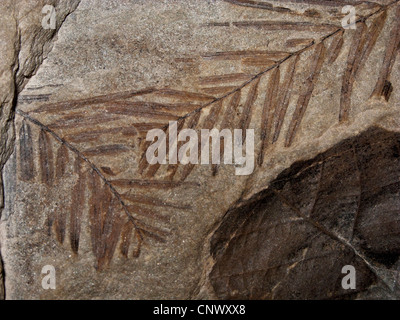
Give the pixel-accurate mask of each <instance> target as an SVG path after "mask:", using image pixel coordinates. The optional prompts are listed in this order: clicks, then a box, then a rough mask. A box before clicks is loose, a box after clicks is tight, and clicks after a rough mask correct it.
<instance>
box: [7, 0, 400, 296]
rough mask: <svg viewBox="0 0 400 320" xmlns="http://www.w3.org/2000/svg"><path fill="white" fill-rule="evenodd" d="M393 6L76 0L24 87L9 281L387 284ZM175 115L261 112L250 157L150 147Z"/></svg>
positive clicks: (225, 121)
mask: <svg viewBox="0 0 400 320" xmlns="http://www.w3.org/2000/svg"><path fill="white" fill-rule="evenodd" d="M346 4H354V5H355V7H356V12H357V24H356V27H357V28H356V29H355V30H353V29H347V30H344V29H343V28H342V27H341V20H342V18H343V17H344V14H342V10H341V9H342V7H343V6H344V5H346ZM398 16H400V4H399V2H398V1H362V2H361V1H360V2H358V1H319V2H318V4H316V1H311V0H310V1H295V0H285V1H247V0H237V1H236V0H232V1H231V0H229V1H228V0H227V1H224V0H216V1H202V0H201V1H200V0H189V1H178V0H176V1H173V0H164V1H155V0H154V1H153V0H151V1H149V0H146V1H144V0H143V1H141V0H137V1H111V0H110V1H100V0H82V1H81V2H80V5H79V6H78V8H77V9H76V11H75V12H74V13H72V14H71V15H69V17H68V18H67V19H66V20H65V22H64V24H63V26H62V28H61V29H60V31H59V33H58V39H57V41H56V42H55V44H54V47H53V50H52V51H51V53H50V54H49V55H48V59H47V60H46V61H44V63H43V64H42V66H41V68H40V69H39V71H38V73H37V75H36V76H34V77H32V78H31V79H30V81H29V83H28V84H27V85H26V87H25V89H24V90H23V91H21V92H20V94H19V95H18V103H17V116H16V120H15V125H16V132H17V143H16V144H15V152H14V153H13V155H12V156H11V158H10V160H9V161H8V163H7V165H6V167H5V170H4V175H3V180H4V187H5V209H4V210H3V217H2V222H1V225H0V230H1V243H2V256H3V261H4V268H5V274H6V279H5V287H6V291H7V297H9V298H10V299H28V298H40V299H47V298H51V299H54V298H55V299H65V298H69V299H71V298H72V299H74V298H75V299H84V298H92V299H95V298H99V299H101V298H113V299H114V298H123V299H139V298H141V299H148V298H169V299H171V298H238V297H239V298H267V299H268V298H292V299H293V298H294V299H296V298H297V299H298V298H300V299H304V298H344V297H346V298H371V297H374V298H393V297H394V298H396V297H397V281H398V280H397V277H398V272H397V264H398V262H397V259H398V248H397V244H398V237H399V235H398V230H397V220H396V219H398V218H397V217H398V214H399V211H398V209H397V208H398V195H399V194H398V185H397V184H396V183H395V182H396V181H398V178H399V177H398V169H399V163H398V152H399V150H398V140H399V138H398V136H399V133H398V132H400V118H399V117H398V113H399V108H400V105H399V98H400V90H399V86H400V76H399V64H400V59H399V55H398V52H399V47H400V22H399V20H398ZM28 65H29V64H28ZM23 74H25V73H23ZM17 83H19V81H18V80H17ZM173 120H177V121H178V129H179V130H181V129H184V128H193V129H196V130H200V129H211V128H218V129H223V128H228V129H232V130H233V129H248V128H250V129H254V133H255V169H254V172H253V173H252V174H251V175H249V176H236V175H235V167H234V166H233V165H190V164H189V165H182V164H179V165H174V164H165V165H149V164H148V162H147V160H146V157H145V152H146V150H147V148H148V146H149V144H150V143H147V142H146V141H145V137H146V133H147V131H148V130H149V129H152V128H162V129H163V130H165V131H166V132H168V129H169V121H173ZM2 141H3V139H2ZM172 143H173V141H171V142H170V144H171V145H172ZM181 145H182V143H179V144H178V147H179V146H181ZM396 155H397V156H396ZM375 168H377V169H376V170H375ZM378 168H379V170H378ZM396 174H397V175H396ZM388 177H390V179H391V180H393V185H388V186H387V187H385V186H384V184H385V183H390V182H391V181H388ZM282 197H283V198H284V199H283V198H282ZM284 200H285V201H284ZM286 200H287V201H286ZM396 207H397V208H396ZM312 208H314V210H313V209H312ZM374 225H375V226H379V228H375V227H371V226H374ZM385 233H389V234H390V237H384V236H382V235H384V234H385ZM345 264H353V265H354V266H355V267H356V269H357V272H358V277H357V281H358V282H357V285H358V286H357V289H356V290H353V291H346V292H344V291H343V290H342V289H341V287H340V280H341V278H342V277H343V275H342V274H341V272H340V271H341V267H342V266H343V265H345ZM45 265H53V266H54V267H55V269H56V275H57V286H56V289H55V290H44V289H43V288H42V286H41V280H42V276H43V275H41V270H42V267H43V266H45ZM310 279H311V280H313V281H310ZM288 283H290V284H291V286H289V285H288Z"/></svg>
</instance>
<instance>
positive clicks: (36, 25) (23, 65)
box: [0, 0, 79, 298]
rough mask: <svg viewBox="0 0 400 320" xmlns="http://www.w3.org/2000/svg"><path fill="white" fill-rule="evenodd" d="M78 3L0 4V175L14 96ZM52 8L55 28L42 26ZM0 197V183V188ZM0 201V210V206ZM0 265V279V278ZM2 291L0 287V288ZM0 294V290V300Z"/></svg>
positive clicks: (19, 0) (12, 0) (9, 141)
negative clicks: (46, 12)
mask: <svg viewBox="0 0 400 320" xmlns="http://www.w3.org/2000/svg"><path fill="white" fill-rule="evenodd" d="M78 3H79V0H68V1H59V0H50V1H45V0H35V1H24V0H4V1H2V2H1V3H0V12H1V15H0V23H1V25H2V28H1V30H0V43H1V51H0V61H1V62H0V110H1V113H0V137H1V139H0V172H1V170H2V169H3V166H4V163H5V161H6V160H7V159H8V157H9V156H10V154H11V152H12V150H13V141H14V138H15V134H14V127H13V124H12V123H13V121H12V120H13V117H14V115H13V111H14V107H15V99H16V96H17V94H18V93H19V92H20V91H22V89H23V88H24V86H25V84H26V83H27V81H28V80H29V78H30V77H32V76H33V75H34V74H35V72H36V71H37V69H38V67H39V66H40V64H41V63H42V61H43V59H44V58H45V57H46V56H47V54H48V53H49V51H50V49H51V45H52V43H51V40H52V39H53V37H54V35H55V34H56V32H57V30H58V29H59V28H60V26H61V24H62V22H63V21H64V19H65V17H66V16H67V15H68V14H69V13H70V12H72V11H73V10H74V9H75V8H76V6H77V5H78ZM44 5H53V7H54V8H55V10H56V25H55V29H44V28H43V27H42V19H43V17H44V14H42V8H43V7H44ZM0 188H1V190H0V194H2V193H3V192H2V183H1V185H0ZM2 204H3V200H2V198H1V199H0V209H1V208H2V207H3V206H2ZM1 271H2V270H1V263H0V279H1V278H2V272H1ZM0 288H2V286H0ZM1 297H3V291H2V289H0V298H1Z"/></svg>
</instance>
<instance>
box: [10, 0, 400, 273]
mask: <svg viewBox="0 0 400 320" xmlns="http://www.w3.org/2000/svg"><path fill="white" fill-rule="evenodd" d="M228 2H231V3H235V4H240V5H245V6H248V5H251V6H253V7H254V6H255V7H257V8H261V9H263V8H264V5H261V3H258V2H255V1H228ZM294 2H295V1H294ZM335 2H336V3H343V2H342V1H335ZM310 3H311V2H310ZM329 3H331V2H329ZM368 3H369V2H368ZM320 4H321V5H327V4H328V2H327V1H323V2H320ZM331 4H332V3H331ZM375 6H376V4H375V3H372V5H371V7H372V8H375ZM392 6H396V7H397V8H396V14H400V8H399V6H398V1H395V2H393V3H391V4H389V5H386V6H379V5H378V7H379V8H378V9H376V10H375V11H374V12H372V13H371V14H369V15H368V16H365V17H362V18H360V19H359V20H358V21H357V27H358V28H357V30H356V32H354V33H353V34H352V31H347V30H343V29H342V28H339V27H337V26H335V25H323V24H310V23H282V22H271V21H261V22H260V21H258V22H257V23H255V22H251V21H250V22H249V21H237V22H234V23H233V25H234V26H235V27H238V28H262V29H264V30H265V29H266V30H277V29H280V28H286V29H288V30H300V29H301V28H310V29H312V30H314V29H318V30H319V31H321V32H322V33H323V34H324V35H323V37H321V39H320V40H317V39H303V38H300V39H291V41H289V42H287V44H288V46H293V45H295V46H296V45H301V48H300V49H299V50H296V51H294V52H290V51H227V52H214V53H205V54H204V55H202V56H201V57H200V58H199V59H202V60H203V61H226V62H227V63H232V61H239V62H240V64H242V65H243V66H251V67H256V68H262V69H261V71H259V72H257V73H255V74H254V73H253V74H252V73H232V74H223V75H217V76H216V75H208V76H201V77H199V85H200V86H201V91H202V92H188V91H179V90H173V89H170V88H167V89H156V88H147V89H143V90H140V91H129V92H120V93H115V94H107V95H102V96H97V97H91V98H87V99H80V100H72V101H63V102H58V103H44V104H42V105H40V106H38V107H36V106H35V107H34V108H31V109H30V110H29V111H22V110H20V109H18V110H17V113H18V115H20V116H21V117H23V118H24V119H25V121H24V122H23V124H22V126H21V128H20V142H19V150H20V151H19V152H20V159H21V160H20V176H21V180H23V181H28V182H29V181H33V180H34V179H35V178H36V177H37V176H39V177H40V182H41V183H43V184H44V185H47V186H48V187H49V188H51V186H52V185H53V184H54V183H56V182H57V181H58V180H60V179H61V177H62V176H63V174H65V167H66V164H67V163H68V162H69V161H71V160H73V161H74V163H75V166H74V168H75V169H74V173H75V174H76V175H77V177H78V180H77V181H76V185H75V187H74V189H73V190H72V193H71V195H72V198H73V201H72V202H73V208H71V209H70V211H69V213H68V214H69V228H70V229H69V239H70V244H71V249H72V251H73V252H75V253H78V251H79V241H80V228H81V225H80V221H81V220H82V216H81V215H82V214H84V212H83V211H82V207H85V206H87V203H86V202H87V201H89V204H90V208H89V210H88V213H87V215H88V217H89V219H90V226H91V231H90V233H91V238H92V249H93V253H94V255H95V257H96V260H97V267H98V268H103V267H105V266H106V265H107V264H108V263H109V262H110V261H111V259H112V257H113V255H114V252H115V250H116V247H117V245H118V242H119V248H120V252H121V253H122V254H123V255H124V256H128V252H129V251H130V250H131V249H130V247H131V246H132V243H133V242H134V243H135V247H134V248H133V249H132V250H131V254H130V255H131V256H138V255H139V253H140V250H141V247H142V243H143V240H145V238H146V237H151V238H153V239H155V240H156V241H159V242H162V241H165V239H166V238H167V237H168V234H169V233H168V231H166V230H163V229H162V228H159V227H155V226H151V225H148V224H145V223H144V222H143V221H142V219H141V217H148V218H149V217H150V218H151V219H154V220H155V221H157V223H165V224H168V221H169V220H168V218H167V217H166V216H165V215H163V214H161V213H159V212H157V209H154V208H157V207H158V208H160V207H162V208H166V207H168V208H175V209H176V208H177V209H181V210H190V206H188V205H185V204H176V203H170V202H167V201H164V200H162V199H156V198H154V197H149V196H147V195H142V194H140V193H136V192H137V191H138V190H146V191H147V190H152V189H162V188H177V187H180V186H185V187H190V188H196V187H198V186H199V185H198V184H197V183H196V182H195V181H190V180H189V179H188V178H189V177H190V175H191V173H192V171H193V169H194V165H191V164H190V165H186V166H179V165H169V166H167V167H166V168H163V167H162V166H161V165H160V164H156V165H149V164H148V163H147V160H146V158H145V152H146V149H147V147H148V146H149V143H150V142H148V141H145V139H144V137H145V134H146V132H147V131H148V130H149V129H152V128H162V129H163V130H165V131H166V132H167V130H168V122H169V121H171V120H176V121H178V127H179V130H181V129H183V128H192V129H197V130H198V129H200V128H202V129H207V128H209V129H211V128H213V127H218V128H226V127H231V128H241V129H247V128H249V127H250V126H251V124H255V123H256V122H257V123H256V124H255V125H256V126H259V127H260V128H261V130H260V136H259V140H260V142H261V143H260V148H259V151H258V158H257V163H258V165H259V166H262V165H263V163H264V159H265V157H266V156H267V154H268V149H269V147H270V146H271V145H272V144H275V143H277V142H278V141H279V140H282V139H283V141H284V145H285V147H287V148H289V147H291V146H292V145H293V144H294V143H295V142H296V138H297V135H298V132H299V130H300V129H301V125H302V121H303V118H304V116H305V114H306V112H307V107H308V105H309V103H310V100H311V99H312V96H313V93H314V88H315V85H316V83H317V81H318V79H321V77H323V74H321V72H322V70H323V67H324V66H325V65H326V64H328V63H334V62H335V61H336V60H337V58H338V56H339V55H340V54H342V53H343V47H344V36H345V35H348V34H349V36H350V37H352V39H353V45H352V46H351V50H350V52H349V54H348V58H347V68H346V71H345V73H344V75H343V78H342V82H343V83H342V94H341V100H340V110H338V114H339V121H340V122H343V121H347V120H348V119H349V114H350V111H351V106H352V105H351V96H352V87H353V84H354V81H355V80H356V79H357V76H358V75H359V74H360V71H361V70H362V68H363V66H364V65H365V63H366V61H367V59H368V57H369V56H370V55H371V53H372V52H373V50H374V48H375V44H376V42H377V40H378V38H379V36H380V35H381V33H382V30H383V28H384V27H385V25H386V20H387V19H386V18H387V10H388V9H389V8H391V7H392ZM265 8H267V9H268V8H271V6H269V5H265ZM273 8H275V7H273ZM286 11H287V10H286ZM367 21H372V23H371V24H370V26H369V27H368V26H367V24H366V22H367ZM399 34H400V23H399V22H398V21H396V23H395V24H394V25H393V27H391V37H390V40H389V43H387V47H386V53H385V57H384V62H383V68H382V70H381V72H380V74H379V76H378V79H377V82H376V88H375V90H374V91H373V93H372V95H373V96H381V95H383V96H384V97H385V99H386V100H389V99H390V93H391V84H390V74H391V71H392V69H393V65H394V61H395V59H396V55H397V53H398V47H399V41H400V36H399ZM359 53H361V54H359ZM299 66H302V67H303V68H305V69H306V70H307V72H306V74H302V73H300V72H298V70H299ZM295 85H297V86H298V87H299V88H300V89H299V93H298V96H297V97H294V95H293V88H294V86H295ZM22 98H23V97H22ZM294 98H295V103H294V105H295V111H294V113H293V114H292V115H291V119H290V121H289V125H288V128H287V129H286V132H285V131H284V125H283V124H284V121H286V120H287V118H288V107H289V105H290V102H291V100H293V99H294ZM32 99H33V100H34V99H35V98H34V97H30V101H32ZM257 109H260V110H261V117H260V118H259V119H255V117H254V113H255V111H256V110H257ZM66 110H68V113H65V111H66ZM42 117H43V118H44V119H45V120H44V121H42V120H40V121H39V120H38V119H39V118H42ZM30 124H32V125H34V126H35V127H36V128H37V129H38V130H39V135H38V139H37V141H38V145H37V146H35V143H34V139H33V137H32V127H31V125H30ZM103 124H106V125H107V126H103ZM91 126H93V127H94V128H92V129H91V130H88V129H87V128H88V127H91ZM111 135H112V136H113V137H114V136H117V137H118V142H113V143H112V144H108V142H107V141H108V139H106V138H107V137H109V136H111ZM99 137H105V138H102V139H99ZM167 139H168V137H167ZM52 140H53V141H52ZM132 140H135V141H136V142H137V144H132ZM54 141H55V142H56V143H57V144H58V148H57V151H56V152H54V150H53V147H52V145H53V142H54ZM173 143H174V141H173ZM88 144H89V145H90V146H89V147H88ZM34 149H35V150H37V151H38V154H39V158H40V161H39V163H40V166H39V168H35V164H34V156H33V154H34ZM133 150H135V151H134V152H135V153H136V155H137V156H138V158H137V160H138V164H137V168H135V169H136V173H137V175H136V176H135V177H134V178H126V179H125V178H124V179H122V178H114V176H116V175H117V172H118V168H112V167H110V166H109V165H108V164H107V161H105V162H104V161H103V163H102V161H100V160H98V159H99V158H100V157H103V158H107V157H109V159H112V157H115V155H116V154H125V153H126V154H131V153H132V152H133ZM71 156H72V157H73V159H71ZM93 158H94V159H95V160H93ZM109 162H111V161H109ZM164 169H165V170H164ZM218 170H219V166H217V165H213V166H212V174H213V175H214V176H215V175H217V174H218ZM121 190H122V191H121ZM85 192H86V193H88V194H90V196H89V199H86V198H84V197H83V194H84V193H85ZM149 206H151V207H153V209H150V208H148V207H149ZM67 216H68V215H67V214H66V213H60V214H59V215H57V216H55V217H53V218H51V219H50V220H49V225H50V226H54V230H55V233H56V237H57V239H58V240H59V241H60V242H61V243H62V242H64V240H65V235H66V226H67V224H68V223H67V222H66V221H67Z"/></svg>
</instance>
